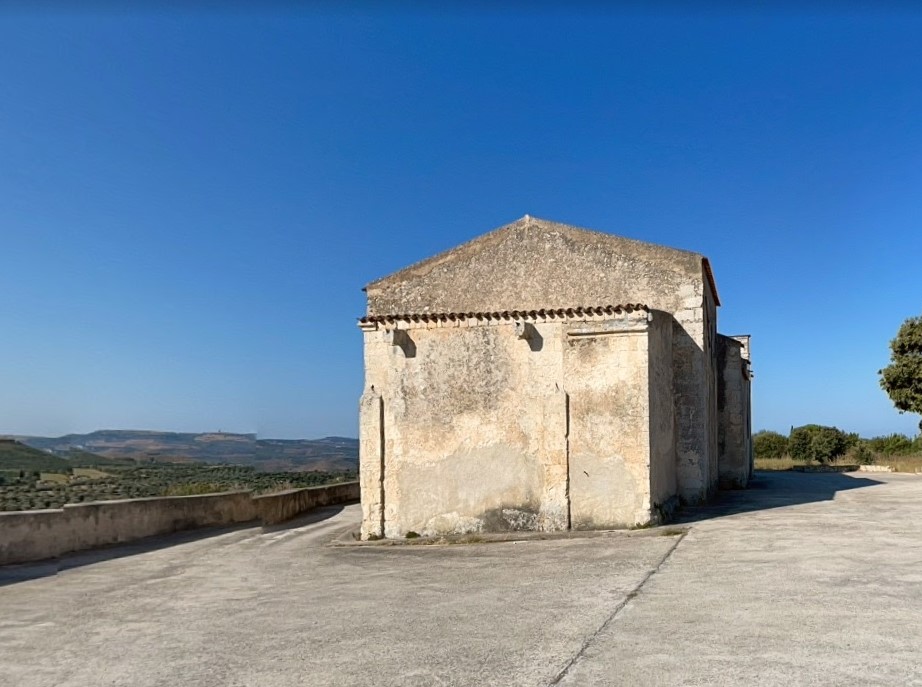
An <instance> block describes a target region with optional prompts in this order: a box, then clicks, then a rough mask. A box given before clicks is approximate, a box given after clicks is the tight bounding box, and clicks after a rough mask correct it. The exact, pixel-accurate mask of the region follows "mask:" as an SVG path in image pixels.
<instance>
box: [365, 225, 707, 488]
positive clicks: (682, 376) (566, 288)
mask: <svg viewBox="0 0 922 687" xmlns="http://www.w3.org/2000/svg"><path fill="white" fill-rule="evenodd" d="M366 291H367V294H368V314H369V315H382V314H397V313H426V312H429V313H434V312H482V311H487V312H489V311H503V310H515V309H518V310H523V309H524V310H537V309H542V308H567V307H572V306H574V305H587V306H588V305H603V304H613V303H645V304H646V305H647V306H648V307H650V308H651V309H653V310H662V311H665V312H668V313H672V314H673V316H674V344H673V358H674V359H673V378H674V380H675V418H676V420H675V428H676V454H677V456H676V460H677V475H678V489H679V493H680V496H681V497H682V499H683V500H684V501H686V502H690V503H697V502H701V501H703V500H705V499H707V497H708V496H709V494H711V493H712V492H713V489H714V488H715V486H716V479H717V438H716V434H717V412H716V372H715V370H714V363H713V355H712V353H713V347H711V348H710V349H709V350H708V345H709V344H708V341H707V332H708V331H710V330H712V329H714V330H716V329H715V328H716V319H717V314H716V305H717V303H716V299H715V295H714V293H713V291H712V286H711V282H710V281H709V277H708V272H707V271H706V270H705V263H704V258H703V257H702V256H701V255H698V254H696V253H691V252H688V251H682V250H676V249H673V248H667V247H664V246H658V245H654V244H650V243H645V242H642V241H635V240H632V239H626V238H622V237H618V236H613V235H610V234H604V233H600V232H595V231H589V230H585V229H580V228H576V227H571V226H567V225H564V224H558V223H554V222H548V221H545V220H540V219H536V218H531V217H525V218H523V219H521V220H519V221H517V222H514V223H512V224H510V225H507V226H505V227H502V228H500V229H498V230H496V231H494V232H491V233H489V234H486V235H484V236H481V237H479V238H477V239H475V240H473V241H471V242H468V243H466V244H464V245H462V246H458V247H457V248H454V249H452V250H450V251H447V252H445V253H442V254H440V255H437V256H435V257H433V258H430V259H428V260H424V261H423V262H420V263H418V264H416V265H413V266H411V267H409V268H407V269H405V270H401V271H400V272H397V273H396V274H393V275H391V276H389V277H386V278H384V279H380V280H378V281H375V282H372V283H371V284H369V285H368V286H367V287H366Z"/></svg>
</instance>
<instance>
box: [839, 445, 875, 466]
mask: <svg viewBox="0 0 922 687" xmlns="http://www.w3.org/2000/svg"><path fill="white" fill-rule="evenodd" d="M845 458H846V460H847V461H848V462H849V463H856V464H857V465H871V464H872V463H873V462H874V451H872V450H871V449H870V448H869V447H868V444H867V442H864V441H862V442H860V443H858V444H856V445H855V446H852V447H851V448H850V449H848V451H847V452H846V453H845Z"/></svg>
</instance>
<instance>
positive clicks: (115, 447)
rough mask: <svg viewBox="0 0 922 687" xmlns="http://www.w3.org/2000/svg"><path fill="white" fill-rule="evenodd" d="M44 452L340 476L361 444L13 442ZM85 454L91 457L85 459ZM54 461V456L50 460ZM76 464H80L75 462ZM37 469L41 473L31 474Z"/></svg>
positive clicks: (149, 439)
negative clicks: (224, 465) (338, 473)
mask: <svg viewBox="0 0 922 687" xmlns="http://www.w3.org/2000/svg"><path fill="white" fill-rule="evenodd" d="M15 438H16V439H18V440H19V441H20V442H21V443H22V444H25V445H27V446H29V447H32V448H33V449H38V450H40V451H51V452H52V453H54V454H55V456H60V457H61V458H69V457H73V458H75V461H78V460H79V461H80V464H82V465H85V464H92V465H98V464H100V463H98V462H96V463H93V460H97V459H98V458H99V457H102V458H105V459H133V460H156V461H167V462H186V461H202V462H206V463H222V464H226V463H231V464H235V465H252V466H254V467H255V468H256V469H258V470H261V471H267V472H272V471H315V470H317V471H337V470H355V469H357V468H358V455H359V447H358V440H356V439H349V438H346V437H325V438H323V439H257V438H256V436H255V435H253V434H234V433H230V432H206V433H201V434H192V433H182V432H156V431H144V430H100V431H96V432H90V433H89V434H67V435H65V436H62V437H33V436H21V437H15ZM86 453H89V454H93V456H87V455H86ZM50 457H51V458H54V456H50ZM75 464H76V462H75ZM33 469H38V468H33Z"/></svg>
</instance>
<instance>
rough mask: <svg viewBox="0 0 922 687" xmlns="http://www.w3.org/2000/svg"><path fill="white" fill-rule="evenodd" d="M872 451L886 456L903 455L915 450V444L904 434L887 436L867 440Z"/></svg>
mask: <svg viewBox="0 0 922 687" xmlns="http://www.w3.org/2000/svg"><path fill="white" fill-rule="evenodd" d="M868 446H869V447H870V449H871V450H872V451H876V452H877V453H884V454H886V455H888V456H892V455H905V454H907V453H912V452H913V451H915V450H916V447H915V442H914V441H913V440H912V439H910V438H909V437H908V436H906V435H905V434H888V435H887V436H882V437H874V438H873V439H868Z"/></svg>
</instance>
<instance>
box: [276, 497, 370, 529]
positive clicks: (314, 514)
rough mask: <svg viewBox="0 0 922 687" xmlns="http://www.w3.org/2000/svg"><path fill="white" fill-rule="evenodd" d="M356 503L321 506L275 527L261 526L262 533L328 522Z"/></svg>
mask: <svg viewBox="0 0 922 687" xmlns="http://www.w3.org/2000/svg"><path fill="white" fill-rule="evenodd" d="M356 503H358V501H349V502H347V503H338V504H336V505H335V506H321V507H319V508H314V509H313V510H311V511H309V512H307V513H304V514H303V515H299V516H297V517H294V518H292V519H291V520H286V521H285V522H280V523H277V524H275V525H263V527H262V531H263V532H267V533H268V532H281V531H283V530H294V529H297V528H299V527H305V526H306V525H313V524H315V523H318V522H321V521H323V520H328V519H330V518H332V517H333V516H334V515H338V514H339V513H342V511H343V510H344V509H345V508H346V506H351V505H353V504H356Z"/></svg>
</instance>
